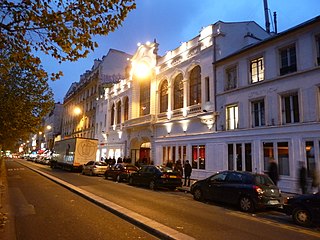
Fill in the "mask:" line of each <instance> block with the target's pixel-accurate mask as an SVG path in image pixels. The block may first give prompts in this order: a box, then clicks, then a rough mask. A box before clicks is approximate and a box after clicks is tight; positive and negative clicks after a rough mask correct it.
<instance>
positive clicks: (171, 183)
mask: <svg viewBox="0 0 320 240" xmlns="http://www.w3.org/2000/svg"><path fill="white" fill-rule="evenodd" d="M128 181H129V184H130V185H143V186H148V187H149V188H150V189H152V190H155V189H157V188H159V187H164V188H169V189H172V190H174V189H175V188H177V187H181V186H182V180H181V176H180V174H178V172H174V171H173V170H172V169H171V168H168V167H164V166H154V165H144V166H142V167H141V169H139V170H138V171H137V172H134V173H131V174H130V176H129V180H128Z"/></svg>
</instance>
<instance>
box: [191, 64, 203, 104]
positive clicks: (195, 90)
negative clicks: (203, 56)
mask: <svg viewBox="0 0 320 240" xmlns="http://www.w3.org/2000/svg"><path fill="white" fill-rule="evenodd" d="M189 100H190V101H189V104H190V106H192V105H195V104H199V103H201V68H200V66H196V67H194V68H193V69H192V70H191V72H190V99H189Z"/></svg>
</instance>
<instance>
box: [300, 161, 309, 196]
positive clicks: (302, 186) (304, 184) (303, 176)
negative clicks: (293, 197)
mask: <svg viewBox="0 0 320 240" xmlns="http://www.w3.org/2000/svg"><path fill="white" fill-rule="evenodd" d="M299 164H300V168H299V172H298V174H299V187H300V189H301V192H302V194H306V193H307V169H306V167H305V165H304V162H303V161H300V162H299Z"/></svg>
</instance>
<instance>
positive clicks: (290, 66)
mask: <svg viewBox="0 0 320 240" xmlns="http://www.w3.org/2000/svg"><path fill="white" fill-rule="evenodd" d="M279 55H280V75H285V74H288V73H293V72H296V71H297V59H296V46H295V45H290V46H288V47H285V48H282V49H280V51H279Z"/></svg>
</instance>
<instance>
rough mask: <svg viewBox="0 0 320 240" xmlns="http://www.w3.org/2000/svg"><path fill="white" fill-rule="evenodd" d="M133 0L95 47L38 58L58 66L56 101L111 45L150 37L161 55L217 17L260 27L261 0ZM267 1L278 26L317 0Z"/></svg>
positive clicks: (318, 8)
mask: <svg viewBox="0 0 320 240" xmlns="http://www.w3.org/2000/svg"><path fill="white" fill-rule="evenodd" d="M136 3H137V8H136V9H135V10H133V11H132V12H130V13H129V15H128V17H127V18H126V19H125V20H124V22H123V26H122V27H120V28H118V29H117V30H116V31H115V32H113V33H111V34H109V35H108V36H103V37H102V36H97V37H96V39H97V41H98V44H99V47H98V48H97V49H96V50H95V52H93V53H90V54H89V56H88V57H87V58H86V59H81V60H79V61H77V62H72V63H70V62H64V63H62V64H59V63H58V62H57V61H56V60H54V59H52V58H49V57H44V58H42V60H43V66H44V68H45V69H46V70H47V71H48V72H49V73H51V72H58V71H59V70H61V71H63V73H64V76H63V77H62V78H61V79H60V80H57V81H55V82H50V86H51V88H52V89H53V92H54V98H55V101H56V102H58V101H60V102H61V103H62V102H63V98H64V96H65V94H66V92H67V91H68V89H69V87H70V85H71V84H72V83H73V82H78V81H79V80H80V75H81V74H83V73H84V72H85V71H86V70H90V69H91V67H92V65H93V61H94V59H101V58H102V57H103V56H104V55H106V54H107V52H108V51H109V49H111V48H112V49H117V50H120V51H124V52H127V53H129V54H134V52H135V51H136V49H137V43H138V42H141V43H145V42H146V41H153V40H154V39H156V40H157V42H158V43H159V54H160V55H163V54H164V53H165V52H166V51H169V50H173V49H175V48H176V47H178V46H179V45H180V43H181V42H185V41H188V40H190V39H192V38H194V37H195V36H197V35H198V34H199V32H200V30H201V28H202V27H205V26H208V25H210V24H214V23H216V22H217V21H223V22H241V21H255V22H256V23H258V24H259V25H260V26H261V27H263V28H265V17H264V6H263V0H137V1H136ZM268 7H269V10H270V14H271V15H272V16H273V12H277V22H278V32H282V31H284V30H287V29H289V28H291V27H294V26H296V25H298V24H300V23H302V22H304V21H307V20H309V19H311V18H314V17H316V16H318V15H320V1H319V0H304V1H301V0H268ZM273 30H274V25H273V23H271V31H273Z"/></svg>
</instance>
